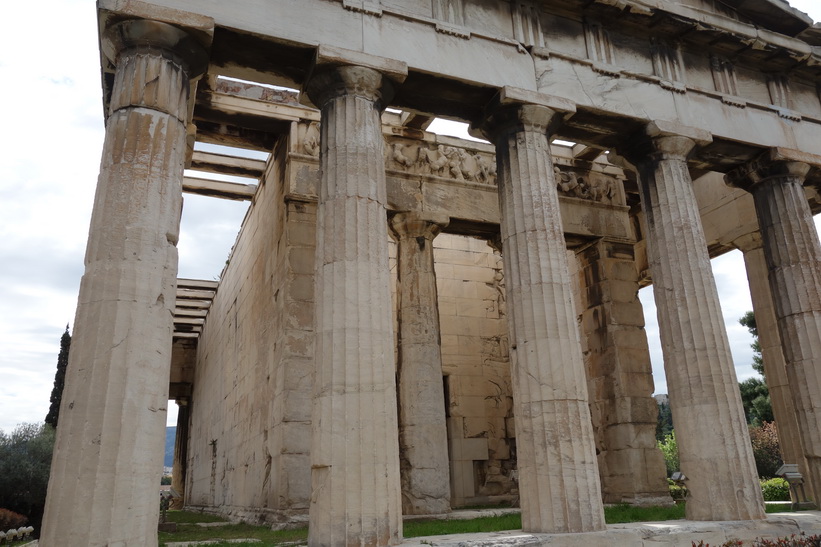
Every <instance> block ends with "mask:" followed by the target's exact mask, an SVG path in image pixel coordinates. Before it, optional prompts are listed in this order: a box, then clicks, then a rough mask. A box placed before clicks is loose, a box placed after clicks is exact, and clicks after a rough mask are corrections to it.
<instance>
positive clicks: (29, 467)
mask: <svg viewBox="0 0 821 547" xmlns="http://www.w3.org/2000/svg"><path fill="white" fill-rule="evenodd" d="M53 448H54V428H52V427H51V426H49V425H45V424H39V425H38V424H21V425H18V426H17V427H16V428H15V429H14V431H12V432H11V434H6V433H4V432H3V431H2V430H0V507H5V508H6V509H10V510H11V511H14V512H16V513H20V514H22V515H25V516H27V517H28V519H29V524H31V525H32V526H34V528H36V529H39V528H40V521H41V520H42V518H43V509H44V508H45V504H46V490H47V489H48V475H49V469H50V467H51V453H52V449H53Z"/></svg>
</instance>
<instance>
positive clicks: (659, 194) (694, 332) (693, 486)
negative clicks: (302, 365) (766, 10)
mask: <svg viewBox="0 0 821 547" xmlns="http://www.w3.org/2000/svg"><path fill="white" fill-rule="evenodd" d="M709 140H710V135H709V134H707V133H705V132H703V131H699V130H694V129H691V128H686V127H681V126H678V125H675V124H668V123H661V122H659V123H653V124H650V125H649V126H647V128H646V129H645V131H644V132H643V133H642V134H639V135H635V136H634V137H633V140H632V142H630V144H628V145H626V147H625V149H623V150H621V151H620V152H621V153H622V154H623V155H624V156H626V157H627V158H628V160H629V161H630V162H631V163H632V164H633V165H634V166H635V167H636V169H637V172H638V177H639V193H640V196H641V204H642V209H643V211H644V214H645V215H646V226H647V235H646V238H647V256H648V261H649V265H650V273H651V275H652V276H653V294H654V298H655V301H656V307H657V310H658V320H659V330H660V333H661V345H662V351H663V352H664V370H665V372H666V375H667V388H668V392H669V395H670V408H671V410H672V413H673V422H674V424H675V428H676V439H677V441H678V449H679V458H680V462H681V471H682V472H683V473H684V474H685V475H686V477H687V483H686V484H687V488H688V490H689V492H690V493H689V497H688V502H687V518H688V519H691V520H747V519H758V518H763V517H764V504H763V499H762V497H761V489H760V487H759V484H758V478H757V475H756V471H755V461H754V459H753V454H752V448H751V446H750V439H749V434H748V432H747V423H746V420H745V418H744V411H743V409H742V406H741V395H740V393H739V391H738V380H737V378H736V374H735V368H734V366H733V359H732V355H731V353H730V347H729V342H728V340H727V332H726V330H725V327H724V319H723V317H722V315H721V307H720V304H719V301H718V293H717V290H716V284H715V280H714V279H713V275H712V270H711V269H710V257H709V255H708V253H707V246H706V243H705V240H704V231H703V229H702V226H701V219H700V217H699V213H698V206H697V203H696V200H695V197H694V195H693V188H692V180H691V178H690V173H689V171H688V167H687V158H688V156H689V154H690V153H691V152H692V151H693V149H694V148H695V147H696V146H697V145H698V144H703V143H706V142H709ZM705 424H710V426H709V427H705Z"/></svg>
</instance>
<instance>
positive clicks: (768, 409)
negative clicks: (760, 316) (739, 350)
mask: <svg viewBox="0 0 821 547" xmlns="http://www.w3.org/2000/svg"><path fill="white" fill-rule="evenodd" d="M738 322H739V323H741V324H742V325H744V326H745V327H747V330H748V331H750V334H751V335H752V336H753V343H752V344H750V347H751V348H753V362H752V366H753V369H754V370H755V371H756V372H757V373H759V374H760V375H761V376H762V377H764V359H763V358H762V356H761V343H760V342H759V340H758V326H757V325H756V323H755V315H753V312H751V311H748V312H747V313H745V314H744V315H743V316H742V317H741V319H739V320H738ZM738 387H739V389H740V390H741V403H742V404H743V405H744V415H745V416H746V418H747V423H748V424H751V425H754V426H760V425H762V424H763V423H764V422H772V421H773V420H774V418H773V406H772V402H771V401H770V390H769V389H768V388H767V384H766V382H765V380H764V379H762V378H750V379H748V380H744V381H743V382H741V383H739V384H738Z"/></svg>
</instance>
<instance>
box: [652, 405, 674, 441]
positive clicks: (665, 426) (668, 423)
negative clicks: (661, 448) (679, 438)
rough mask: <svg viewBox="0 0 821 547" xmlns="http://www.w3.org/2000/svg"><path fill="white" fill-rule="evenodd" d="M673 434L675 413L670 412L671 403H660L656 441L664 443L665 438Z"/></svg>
mask: <svg viewBox="0 0 821 547" xmlns="http://www.w3.org/2000/svg"><path fill="white" fill-rule="evenodd" d="M672 432H673V413H672V412H671V411H670V403H659V419H658V422H656V441H657V442H662V441H663V440H664V438H665V437H666V436H667V435H669V434H670V433H672Z"/></svg>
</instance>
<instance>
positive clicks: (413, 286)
mask: <svg viewBox="0 0 821 547" xmlns="http://www.w3.org/2000/svg"><path fill="white" fill-rule="evenodd" d="M447 223H448V218H447V217H446V216H443V217H442V218H438V219H432V218H431V219H428V218H424V217H423V216H422V215H420V214H418V213H400V214H397V215H396V216H394V217H393V219H391V227H392V228H393V232H394V234H395V236H396V241H397V243H398V246H397V263H398V270H399V283H398V288H397V289H398V290H397V292H398V296H399V299H398V300H399V306H398V307H399V356H398V363H397V381H398V382H399V386H398V388H399V463H400V468H401V475H402V512H403V513H404V514H406V515H426V514H438V513H448V512H450V476H449V475H450V474H449V472H448V471H449V469H450V461H449V459H448V433H447V423H446V417H445V393H444V385H443V382H442V350H441V346H440V345H441V336H440V331H439V305H438V299H437V294H436V272H435V271H434V269H433V238H435V237H436V236H437V235H438V234H439V232H440V231H441V230H442V228H443V227H444V226H446V225H447Z"/></svg>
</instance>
